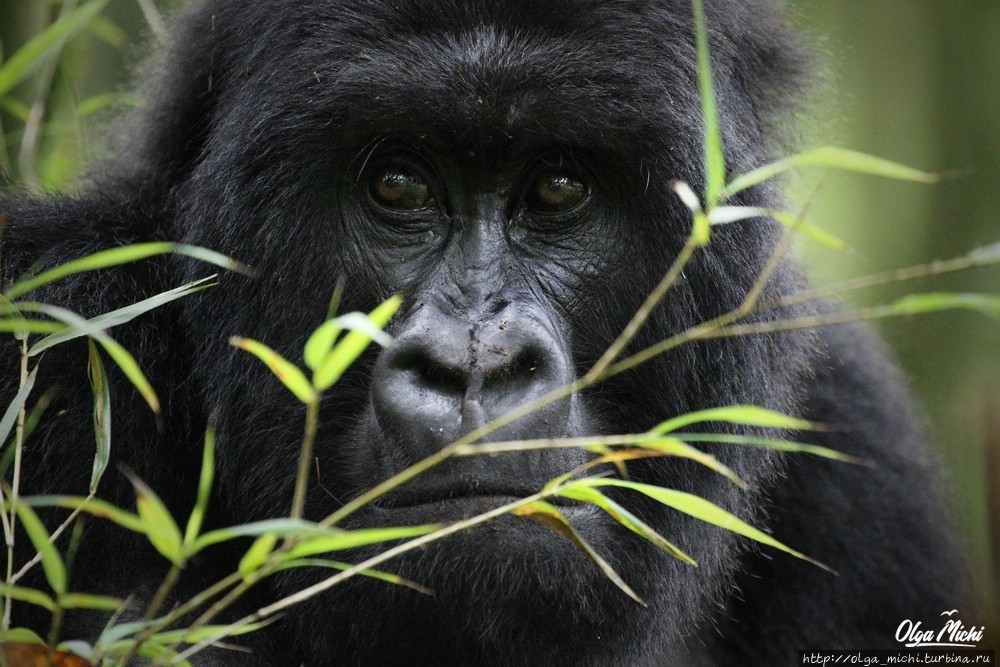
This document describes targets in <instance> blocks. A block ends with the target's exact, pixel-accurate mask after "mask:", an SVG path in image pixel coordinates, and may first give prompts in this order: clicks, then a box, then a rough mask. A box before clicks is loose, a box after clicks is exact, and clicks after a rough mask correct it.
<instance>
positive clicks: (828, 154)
mask: <svg viewBox="0 0 1000 667" xmlns="http://www.w3.org/2000/svg"><path fill="white" fill-rule="evenodd" d="M797 167H829V168H832V169H842V170H844V171H853V172H857V173H861V174H869V175H872V176H884V177H885V178H893V179H896V180H902V181H916V182H918V183H936V182H937V181H938V180H940V176H938V175H937V174H931V173H928V172H925V171H920V170H918V169H913V168H912V167H907V166H906V165H902V164H899V163H898V162H891V161H889V160H885V159H883V158H880V157H875V156H874V155H868V154H866V153H859V152H858V151H852V150H848V149H846V148H838V147H836V146H822V147H820V148H813V149H810V150H807V151H804V152H802V153H799V154H797V155H793V156H791V157H787V158H782V159H780V160H776V161H774V162H771V163H768V164H765V165H764V166H762V167H758V168H757V169H754V170H753V171H750V172H747V173H746V174H743V175H742V176H737V177H736V178H734V179H733V180H732V181H731V182H730V183H729V185H728V186H726V196H727V197H732V196H733V195H735V194H736V193H738V192H742V191H743V190H746V189H747V188H750V187H753V186H754V185H758V184H759V183H762V182H764V181H766V180H768V179H770V178H774V177H775V176H777V175H778V174H780V173H782V172H785V171H788V170H789V169H794V168H797Z"/></svg>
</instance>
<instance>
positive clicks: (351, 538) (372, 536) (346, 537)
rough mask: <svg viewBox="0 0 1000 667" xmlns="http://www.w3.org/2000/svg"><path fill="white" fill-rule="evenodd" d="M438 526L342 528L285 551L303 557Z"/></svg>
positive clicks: (409, 535) (416, 534) (400, 537)
mask: <svg viewBox="0 0 1000 667" xmlns="http://www.w3.org/2000/svg"><path fill="white" fill-rule="evenodd" d="M440 528H441V526H440V525H439V524H429V525H423V526H395V527H388V528H361V529H357V530H343V531H340V532H339V533H337V534H333V535H323V536H320V537H310V538H305V539H303V540H302V541H301V542H299V543H298V544H296V545H295V546H294V547H292V548H291V549H290V550H289V551H288V552H287V558H305V557H308V556H318V555H320V554H325V553H330V552H331V551H343V550H344V549H353V548H355V547H361V546H365V545H368V544H379V543H381V542H390V541H395V540H405V539H410V538H413V537H420V536H422V535H426V534H428V533H432V532H434V531H435V530H438V529H440Z"/></svg>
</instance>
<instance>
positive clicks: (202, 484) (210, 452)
mask: <svg viewBox="0 0 1000 667" xmlns="http://www.w3.org/2000/svg"><path fill="white" fill-rule="evenodd" d="M214 478H215V427H214V426H213V425H212V424H209V425H208V428H206V429H205V444H204V446H203V447H202V451H201V475H200V477H199V478H198V498H197V500H196V501H195V503H194V507H193V508H191V516H190V517H188V523H187V528H186V529H185V530H184V545H185V546H188V547H190V546H192V545H193V544H194V542H195V540H196V539H197V537H198V533H200V532H201V525H202V522H203V521H204V519H205V512H206V511H207V510H208V500H209V498H210V497H211V494H212V482H213V480H214Z"/></svg>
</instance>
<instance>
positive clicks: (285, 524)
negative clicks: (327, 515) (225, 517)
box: [191, 519, 340, 553]
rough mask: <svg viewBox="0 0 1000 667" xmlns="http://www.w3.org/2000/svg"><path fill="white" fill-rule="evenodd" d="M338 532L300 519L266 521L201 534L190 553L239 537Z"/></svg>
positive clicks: (295, 536)
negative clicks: (266, 534) (267, 534)
mask: <svg viewBox="0 0 1000 667" xmlns="http://www.w3.org/2000/svg"><path fill="white" fill-rule="evenodd" d="M339 531H340V529H338V528H324V527H323V526H321V525H319V524H317V523H313V522H312V521H303V520H302V519H266V520H264V521H253V522H251V523H244V524H241V525H239V526H230V527H228V528H219V529H216V530H210V531H208V532H207V533H203V534H201V535H199V536H198V539H197V540H195V543H194V545H193V546H192V547H191V553H195V552H198V551H201V550H202V549H204V548H205V547H209V546H212V545H213V544H219V543H220V542H228V541H229V540H233V539H236V538H239V537H259V536H260V535H263V534H265V533H274V534H275V535H277V536H278V537H282V538H294V539H304V538H308V537H322V536H326V535H333V534H338V533H339Z"/></svg>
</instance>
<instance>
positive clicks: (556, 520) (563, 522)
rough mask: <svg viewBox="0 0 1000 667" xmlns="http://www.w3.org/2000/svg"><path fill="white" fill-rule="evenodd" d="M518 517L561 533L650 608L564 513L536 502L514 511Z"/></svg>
mask: <svg viewBox="0 0 1000 667" xmlns="http://www.w3.org/2000/svg"><path fill="white" fill-rule="evenodd" d="M512 512H513V513H514V514H516V515H517V516H521V517H524V518H526V519H530V520H532V521H534V522H535V523H538V524H541V525H543V526H545V527H546V528H549V529H551V530H554V531H555V532H557V533H559V534H560V535H562V536H563V537H565V538H566V539H567V540H569V541H570V542H572V543H573V545H574V546H575V547H576V548H577V549H578V550H579V551H580V553H582V554H583V555H584V556H586V557H587V559H588V560H589V561H590V562H591V563H593V564H594V565H596V566H597V568H598V569H599V570H600V571H601V572H602V573H603V574H604V576H605V577H607V578H608V579H609V580H610V581H611V583H613V584H614V585H615V586H617V587H618V588H619V589H621V590H622V592H624V593H625V594H626V595H628V596H629V597H630V598H632V599H633V600H635V601H636V602H638V603H639V604H641V605H642V606H643V607H646V606H648V605H647V604H646V603H645V602H644V601H643V600H642V598H640V597H639V596H638V595H637V594H636V592H635V591H634V590H632V587H631V586H629V585H628V584H627V583H625V580H624V579H622V578H621V575H619V574H618V573H617V572H616V571H615V569H614V568H613V567H611V564H610V563H608V562H607V561H606V560H604V559H603V558H602V557H601V555H600V554H599V553H597V551H596V550H595V549H594V548H593V547H592V546H590V545H589V544H588V543H587V541H586V540H584V539H583V536H581V535H580V534H579V533H578V532H576V529H575V528H573V526H572V525H570V523H569V521H568V520H567V519H566V517H565V516H563V513H562V512H560V511H559V509H558V508H557V507H556V506H555V505H553V504H551V503H547V502H545V501H542V500H536V501H534V502H531V503H527V504H526V505H521V506H520V507H518V508H516V509H514V510H512Z"/></svg>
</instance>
